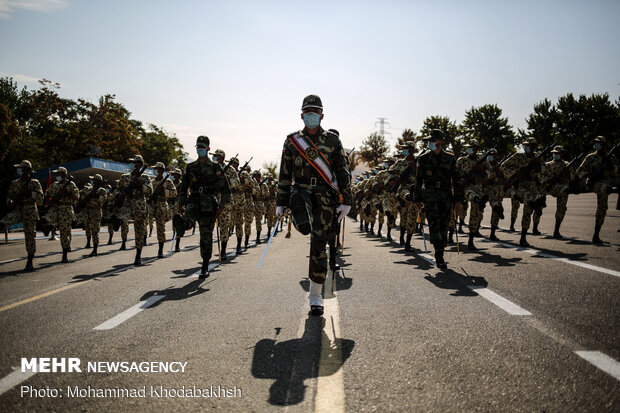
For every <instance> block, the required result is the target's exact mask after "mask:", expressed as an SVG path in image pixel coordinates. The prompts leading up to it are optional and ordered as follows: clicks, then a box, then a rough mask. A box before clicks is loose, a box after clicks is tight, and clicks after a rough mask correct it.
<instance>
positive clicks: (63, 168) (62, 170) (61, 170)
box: [52, 166, 67, 175]
mask: <svg viewBox="0 0 620 413" xmlns="http://www.w3.org/2000/svg"><path fill="white" fill-rule="evenodd" d="M52 173H55V174H59V173H63V174H65V175H66V174H67V168H65V167H64V166H59V167H58V169H56V170H54V171H52Z"/></svg>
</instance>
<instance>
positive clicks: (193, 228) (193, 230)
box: [192, 222, 196, 235]
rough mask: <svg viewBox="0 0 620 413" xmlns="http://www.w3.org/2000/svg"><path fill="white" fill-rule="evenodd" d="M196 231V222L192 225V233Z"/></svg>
mask: <svg viewBox="0 0 620 413" xmlns="http://www.w3.org/2000/svg"><path fill="white" fill-rule="evenodd" d="M195 233H196V223H195V222H194V226H193V227H192V235H194V234H195Z"/></svg>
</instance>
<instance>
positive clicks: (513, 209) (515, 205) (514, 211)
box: [510, 196, 521, 222]
mask: <svg viewBox="0 0 620 413" xmlns="http://www.w3.org/2000/svg"><path fill="white" fill-rule="evenodd" d="M519 208H521V202H520V201H519V199H518V198H516V197H514V196H513V197H511V198H510V222H514V221H516V220H517V215H519Z"/></svg>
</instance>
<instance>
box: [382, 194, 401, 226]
mask: <svg viewBox="0 0 620 413" xmlns="http://www.w3.org/2000/svg"><path fill="white" fill-rule="evenodd" d="M381 204H382V206H383V213H384V214H385V216H386V217H387V218H388V220H387V225H388V227H389V228H392V227H394V225H396V215H398V203H397V201H396V196H395V195H394V194H386V195H385V196H383V198H382V199H381Z"/></svg>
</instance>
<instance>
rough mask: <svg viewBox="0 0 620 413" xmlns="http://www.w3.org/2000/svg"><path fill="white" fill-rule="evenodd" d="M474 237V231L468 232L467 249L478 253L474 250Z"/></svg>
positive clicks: (476, 249)
mask: <svg viewBox="0 0 620 413" xmlns="http://www.w3.org/2000/svg"><path fill="white" fill-rule="evenodd" d="M475 235H476V233H475V232H474V231H471V228H470V231H469V242H468V243H467V248H468V249H469V250H470V251H478V248H476V246H475V245H474V236H475Z"/></svg>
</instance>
